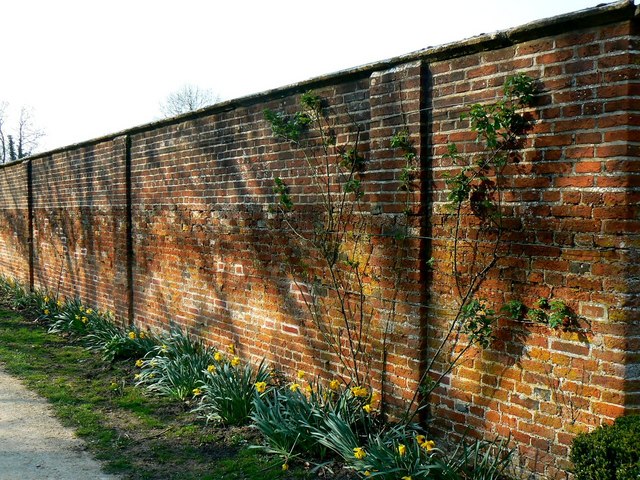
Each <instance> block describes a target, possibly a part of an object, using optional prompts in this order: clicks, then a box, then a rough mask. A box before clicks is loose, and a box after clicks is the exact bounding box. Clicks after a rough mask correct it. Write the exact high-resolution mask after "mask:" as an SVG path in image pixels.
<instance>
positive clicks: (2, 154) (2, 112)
mask: <svg viewBox="0 0 640 480" xmlns="http://www.w3.org/2000/svg"><path fill="white" fill-rule="evenodd" d="M8 106H9V104H8V103H7V102H0V161H2V163H5V162H6V161H7V138H6V137H5V133H4V124H5V119H6V115H7V107H8Z"/></svg>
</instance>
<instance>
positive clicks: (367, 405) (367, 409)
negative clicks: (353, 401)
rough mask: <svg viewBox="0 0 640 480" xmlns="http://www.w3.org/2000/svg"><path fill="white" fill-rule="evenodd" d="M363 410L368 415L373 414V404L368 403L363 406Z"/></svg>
mask: <svg viewBox="0 0 640 480" xmlns="http://www.w3.org/2000/svg"><path fill="white" fill-rule="evenodd" d="M362 410H364V411H365V412H367V413H371V404H370V403H367V404H366V405H363V406H362Z"/></svg>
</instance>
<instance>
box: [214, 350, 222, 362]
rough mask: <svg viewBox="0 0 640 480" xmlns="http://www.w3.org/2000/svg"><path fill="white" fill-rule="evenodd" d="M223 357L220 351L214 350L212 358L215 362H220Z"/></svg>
mask: <svg viewBox="0 0 640 480" xmlns="http://www.w3.org/2000/svg"><path fill="white" fill-rule="evenodd" d="M223 358H224V357H223V356H222V354H221V353H220V352H216V353H214V354H213V359H214V360H215V361H216V362H221V361H222V359H223Z"/></svg>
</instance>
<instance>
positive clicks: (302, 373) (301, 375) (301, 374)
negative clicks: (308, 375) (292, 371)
mask: <svg viewBox="0 0 640 480" xmlns="http://www.w3.org/2000/svg"><path fill="white" fill-rule="evenodd" d="M304 376H305V371H304V370H298V380H302V379H303V378H304Z"/></svg>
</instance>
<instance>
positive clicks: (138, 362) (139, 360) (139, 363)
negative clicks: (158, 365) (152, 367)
mask: <svg viewBox="0 0 640 480" xmlns="http://www.w3.org/2000/svg"><path fill="white" fill-rule="evenodd" d="M142 365H144V362H143V361H142V359H140V358H139V359H138V360H136V367H141V366H142Z"/></svg>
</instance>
